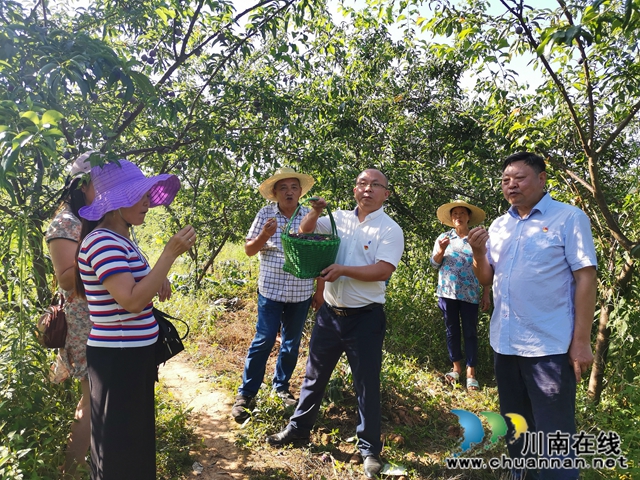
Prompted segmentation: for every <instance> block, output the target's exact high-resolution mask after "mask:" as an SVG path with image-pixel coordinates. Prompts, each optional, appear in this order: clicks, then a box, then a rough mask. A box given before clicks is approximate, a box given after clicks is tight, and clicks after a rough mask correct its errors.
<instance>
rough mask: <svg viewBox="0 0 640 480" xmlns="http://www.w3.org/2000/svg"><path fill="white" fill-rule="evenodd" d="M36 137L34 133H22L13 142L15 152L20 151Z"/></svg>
mask: <svg viewBox="0 0 640 480" xmlns="http://www.w3.org/2000/svg"><path fill="white" fill-rule="evenodd" d="M33 137H34V135H33V133H31V132H28V131H26V130H25V131H23V132H20V133H19V134H18V135H16V136H15V137H13V141H12V142H11V147H12V148H13V149H14V150H17V149H20V148H22V147H24V146H25V145H26V144H27V143H29V141H30V140H31V139H32V138H33Z"/></svg>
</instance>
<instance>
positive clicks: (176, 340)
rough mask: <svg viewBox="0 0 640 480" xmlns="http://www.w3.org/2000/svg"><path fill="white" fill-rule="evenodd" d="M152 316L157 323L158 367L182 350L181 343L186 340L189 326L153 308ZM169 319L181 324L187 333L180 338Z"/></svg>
mask: <svg viewBox="0 0 640 480" xmlns="http://www.w3.org/2000/svg"><path fill="white" fill-rule="evenodd" d="M153 316H154V317H155V318H156V322H158V341H157V342H156V365H158V366H160V364H162V363H165V362H166V361H167V360H169V359H170V358H171V357H173V356H174V355H177V354H178V353H180V352H181V351H183V350H184V345H183V344H182V341H183V340H184V339H185V338H187V335H189V324H188V323H187V322H185V321H184V320H180V319H179V318H176V317H172V316H171V315H169V314H168V313H164V312H163V311H161V310H158V309H157V308H156V307H153ZM169 319H171V320H175V321H178V322H182V323H183V324H184V325H185V326H186V327H187V332H186V333H185V334H184V336H182V337H181V336H180V334H179V333H178V330H176V327H175V326H174V325H173V323H171V322H170V321H169Z"/></svg>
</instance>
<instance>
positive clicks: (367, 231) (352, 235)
mask: <svg viewBox="0 0 640 480" xmlns="http://www.w3.org/2000/svg"><path fill="white" fill-rule="evenodd" d="M333 218H334V220H335V222H336V228H337V229H338V235H339V236H340V248H339V249H338V257H337V258H336V262H335V263H338V264H340V265H346V266H364V265H374V264H376V263H378V262H380V261H384V262H387V263H390V264H391V265H393V266H394V267H397V266H398V263H400V258H401V257H402V253H403V252H404V235H403V233H402V229H401V228H400V226H399V225H398V224H397V223H396V222H394V221H393V220H392V219H391V217H389V215H387V214H386V213H384V210H383V209H382V208H380V209H378V210H376V211H375V212H373V213H370V214H369V215H367V217H366V218H365V219H364V221H363V222H360V220H359V219H358V209H357V208H356V209H355V210H338V211H336V212H333ZM316 232H318V233H330V232H331V221H330V220H329V217H328V216H325V217H322V218H319V219H318V224H317V226H316ZM385 290H386V283H385V282H383V281H380V282H363V281H361V280H355V279H353V278H350V277H344V276H342V277H340V278H339V279H338V280H336V281H335V282H326V283H325V287H324V300H325V301H326V302H327V303H329V304H330V305H333V306H334V307H340V308H358V307H364V306H365V305H369V304H370V303H384V301H385V298H384V294H385Z"/></svg>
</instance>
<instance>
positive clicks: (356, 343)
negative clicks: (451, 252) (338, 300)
mask: <svg viewBox="0 0 640 480" xmlns="http://www.w3.org/2000/svg"><path fill="white" fill-rule="evenodd" d="M385 332H386V318H385V314H384V309H383V307H382V305H379V304H377V305H375V306H374V307H373V308H372V309H371V310H370V311H365V312H362V313H355V314H352V315H348V316H339V315H336V314H335V312H333V311H332V310H331V309H329V307H328V306H327V304H326V303H325V304H324V305H323V306H322V307H321V308H320V310H318V313H317V314H316V324H315V326H314V328H313V332H312V333H311V340H310V342H309V358H308V360H307V369H306V374H305V379H304V382H303V383H302V388H301V391H300V400H299V401H298V406H297V408H296V411H295V412H294V414H293V416H292V417H291V420H290V422H289V424H290V425H291V426H292V427H294V428H295V429H297V430H298V431H299V432H301V433H308V432H310V431H311V429H312V428H313V425H314V423H315V421H316V419H317V417H318V412H319V410H320V405H321V403H322V398H323V396H324V391H325V389H326V387H327V384H328V383H329V379H330V378H331V374H332V372H333V369H334V368H335V366H336V364H337V363H338V360H339V359H340V355H342V352H345V353H346V355H347V360H348V361H349V366H350V367H351V373H352V376H353V384H354V387H355V390H356V395H357V397H358V414H359V422H358V425H357V427H356V433H357V435H358V448H359V449H360V452H361V453H362V455H363V456H367V455H379V454H380V451H381V450H382V443H381V442H380V370H381V368H382V342H383V340H384V336H385Z"/></svg>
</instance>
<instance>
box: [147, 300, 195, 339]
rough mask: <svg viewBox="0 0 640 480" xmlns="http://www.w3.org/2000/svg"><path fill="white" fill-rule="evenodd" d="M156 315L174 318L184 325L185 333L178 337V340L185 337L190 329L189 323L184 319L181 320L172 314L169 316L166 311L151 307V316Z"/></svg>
mask: <svg viewBox="0 0 640 480" xmlns="http://www.w3.org/2000/svg"><path fill="white" fill-rule="evenodd" d="M156 315H158V316H162V317H166V318H170V319H171V320H176V321H178V322H180V323H182V324H183V325H184V326H185V327H187V331H186V333H185V334H184V336H183V337H180V340H184V339H185V338H187V335H189V330H190V329H189V324H188V323H187V322H185V321H184V320H182V319H180V318H176V317H174V316H171V315H169V314H168V313H166V312H163V311H162V310H160V309H158V308H156V307H153V316H154V317H155V316H156ZM156 321H157V319H156Z"/></svg>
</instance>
